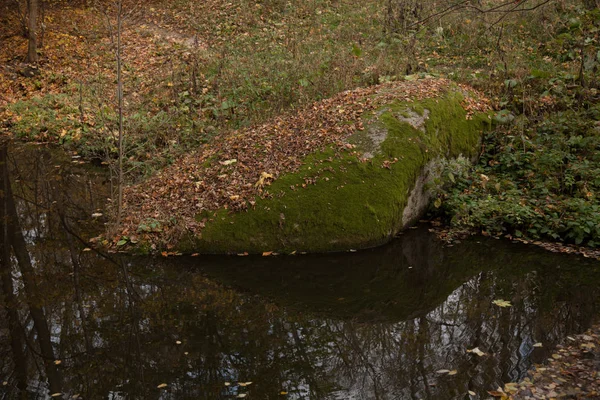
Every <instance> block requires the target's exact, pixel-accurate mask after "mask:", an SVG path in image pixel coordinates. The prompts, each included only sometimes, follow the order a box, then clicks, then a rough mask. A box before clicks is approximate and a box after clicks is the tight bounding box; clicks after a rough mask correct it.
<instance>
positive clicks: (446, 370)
mask: <svg viewBox="0 0 600 400" xmlns="http://www.w3.org/2000/svg"><path fill="white" fill-rule="evenodd" d="M435 372H436V373H438V374H447V373H448V372H450V370H449V369H438V370H437V371H435Z"/></svg>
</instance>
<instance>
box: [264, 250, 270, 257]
mask: <svg viewBox="0 0 600 400" xmlns="http://www.w3.org/2000/svg"><path fill="white" fill-rule="evenodd" d="M271 254H273V252H272V251H265V252H263V253H262V255H263V257H267V256H270V255H271Z"/></svg>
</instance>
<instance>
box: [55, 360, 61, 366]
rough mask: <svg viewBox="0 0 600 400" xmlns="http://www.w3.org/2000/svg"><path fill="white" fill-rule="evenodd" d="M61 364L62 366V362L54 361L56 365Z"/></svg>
mask: <svg viewBox="0 0 600 400" xmlns="http://www.w3.org/2000/svg"><path fill="white" fill-rule="evenodd" d="M60 364H62V361H61V360H54V365H60Z"/></svg>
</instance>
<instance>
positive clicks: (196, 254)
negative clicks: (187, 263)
mask: <svg viewBox="0 0 600 400" xmlns="http://www.w3.org/2000/svg"><path fill="white" fill-rule="evenodd" d="M199 255H200V253H194V254H192V257H198V256H199Z"/></svg>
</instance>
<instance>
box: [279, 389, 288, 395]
mask: <svg viewBox="0 0 600 400" xmlns="http://www.w3.org/2000/svg"><path fill="white" fill-rule="evenodd" d="M287 393H288V392H286V391H285V390H282V391H281V392H279V394H280V395H286V394H287Z"/></svg>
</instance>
